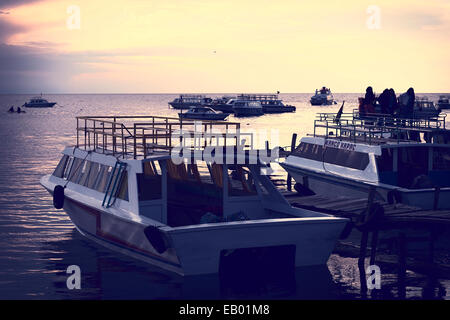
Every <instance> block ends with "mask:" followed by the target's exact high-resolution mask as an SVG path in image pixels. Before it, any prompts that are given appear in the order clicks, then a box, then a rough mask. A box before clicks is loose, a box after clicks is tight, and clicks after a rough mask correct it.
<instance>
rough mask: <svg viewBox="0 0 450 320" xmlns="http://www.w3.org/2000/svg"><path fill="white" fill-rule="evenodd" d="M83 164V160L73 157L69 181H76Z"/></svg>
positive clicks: (78, 178)
mask: <svg viewBox="0 0 450 320" xmlns="http://www.w3.org/2000/svg"><path fill="white" fill-rule="evenodd" d="M83 166H84V160H83V159H80V158H75V159H74V161H73V164H72V170H70V175H69V181H71V182H73V183H78V181H79V180H80V177H81V173H82V168H83Z"/></svg>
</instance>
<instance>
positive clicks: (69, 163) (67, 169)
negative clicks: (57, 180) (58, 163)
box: [63, 157, 73, 180]
mask: <svg viewBox="0 0 450 320" xmlns="http://www.w3.org/2000/svg"><path fill="white" fill-rule="evenodd" d="M72 165H73V157H69V160H67V164H66V167H65V168H64V175H63V177H64V179H66V180H68V179H69V175H70V171H71V170H72Z"/></svg>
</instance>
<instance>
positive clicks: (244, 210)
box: [40, 102, 348, 276]
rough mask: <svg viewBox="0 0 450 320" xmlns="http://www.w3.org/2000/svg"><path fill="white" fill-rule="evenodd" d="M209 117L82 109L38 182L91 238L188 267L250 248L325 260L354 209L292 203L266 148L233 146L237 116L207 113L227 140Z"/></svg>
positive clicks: (177, 268) (277, 261)
mask: <svg viewBox="0 0 450 320" xmlns="http://www.w3.org/2000/svg"><path fill="white" fill-rule="evenodd" d="M252 103H253V102H252ZM132 118H133V119H135V120H136V122H134V121H132V120H130V119H132ZM202 127H203V126H198V124H197V122H194V121H191V122H189V121H180V120H179V119H177V118H164V117H147V116H141V117H139V116H128V117H126V116H124V117H120V116H117V117H78V118H77V126H76V128H77V141H76V145H75V146H68V147H66V148H65V149H64V150H63V152H62V157H61V159H60V161H59V164H58V165H57V166H56V169H55V170H54V172H53V173H51V174H47V175H45V176H43V177H42V178H41V180H40V183H41V185H42V186H44V188H45V189H46V190H47V191H48V192H49V193H50V194H52V196H53V204H54V206H55V208H57V209H64V210H65V211H66V212H67V214H68V215H69V217H70V219H71V220H72V222H73V224H74V225H75V227H76V228H77V230H78V231H79V232H80V233H81V234H83V235H84V236H85V237H87V238H88V239H91V240H92V241H95V242H97V243H99V244H101V245H103V246H105V247H106V248H109V249H112V250H116V251H118V252H120V253H123V254H126V255H129V256H131V257H134V258H137V259H141V260H143V261H145V262H148V263H150V264H152V265H155V266H157V267H160V268H163V269H165V270H168V271H171V272H175V273H178V274H180V275H186V276H188V275H198V274H211V273H218V272H219V270H223V268H226V266H227V265H229V261H230V259H237V260H238V261H239V257H243V256H245V259H246V261H254V262H255V265H256V262H257V263H258V264H260V263H264V262H265V261H271V263H272V264H274V265H277V266H278V265H284V264H286V265H289V266H292V267H301V266H315V265H324V264H326V262H327V260H328V257H329V256H330V254H331V251H332V250H333V248H334V246H335V243H336V241H337V239H338V238H339V236H340V234H341V233H342V231H343V229H344V227H345V226H346V224H347V223H348V219H345V218H339V217H333V216H330V215H328V214H324V213H319V212H316V211H311V210H306V209H302V208H296V207H293V206H291V205H290V204H289V202H288V201H287V200H286V198H285V197H284V196H283V194H282V193H281V192H280V191H279V190H278V189H277V188H276V187H275V185H274V184H273V183H272V181H271V180H270V178H269V177H268V176H267V175H265V174H263V173H262V172H263V170H262V169H267V168H268V167H267V165H268V164H267V160H264V161H262V159H263V158H261V155H260V154H259V152H260V151H258V150H254V149H253V148H252V146H246V148H247V149H245V150H244V152H237V153H233V152H234V150H236V147H237V145H235V146H234V148H233V147H232V148H225V144H226V146H227V147H228V146H230V144H229V143H230V142H231V141H235V142H236V141H242V140H241V138H242V137H243V133H241V132H240V130H239V128H240V126H239V123H230V122H216V123H208V128H211V130H212V131H213V132H224V129H226V134H224V135H223V136H222V137H218V138H217V140H218V141H222V143H223V144H221V145H219V144H218V143H216V141H212V142H211V145H207V144H206V142H207V141H209V140H211V137H210V136H209V135H208V134H207V133H205V132H201V131H197V130H199V128H202ZM112 130H114V131H115V132H116V134H115V136H114V139H111V138H110V132H111V131H112ZM178 130H181V131H183V132H185V133H192V134H194V137H197V135H200V137H203V138H204V139H205V145H204V144H203V143H201V144H200V145H197V149H195V152H194V149H193V148H195V141H194V140H195V139H181V138H180V136H178V135H177V134H176V131H178ZM230 135H231V136H232V137H231V138H230ZM215 136H216V137H217V134H215ZM224 137H225V138H230V139H228V143H226V142H224V139H223V138H224ZM181 141H182V143H183V144H182V145H177V144H176V143H178V142H181ZM251 141H253V140H251ZM199 146H204V149H199ZM207 147H209V148H210V149H211V147H212V149H213V150H207ZM184 148H186V149H184ZM218 148H222V149H220V150H222V151H224V152H223V153H222V152H219V149H218ZM180 149H182V150H190V151H191V153H189V152H182V153H180ZM253 151H254V152H253ZM228 152H232V153H228ZM264 152H266V150H264ZM213 154H214V156H215V157H216V156H217V157H218V158H214V159H216V160H217V159H218V160H219V161H215V160H211V158H210V157H211V156H212V155H213ZM250 154H253V155H256V158H255V159H256V161H254V160H251V158H250ZM222 156H223V157H222ZM224 160H225V161H224ZM274 257H276V258H274ZM84 258H86V257H84ZM80 259H83V257H80ZM238 265H239V264H238ZM241 267H245V265H241V266H240V267H239V268H241Z"/></svg>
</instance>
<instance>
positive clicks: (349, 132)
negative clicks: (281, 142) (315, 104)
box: [281, 113, 450, 209]
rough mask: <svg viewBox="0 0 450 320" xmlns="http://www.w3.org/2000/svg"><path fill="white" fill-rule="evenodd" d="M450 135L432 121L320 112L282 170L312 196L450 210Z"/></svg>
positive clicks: (439, 121)
mask: <svg viewBox="0 0 450 320" xmlns="http://www.w3.org/2000/svg"><path fill="white" fill-rule="evenodd" d="M449 143H450V132H449V130H446V129H445V115H444V116H442V115H441V116H439V117H438V118H436V119H434V120H432V119H427V120H418V119H414V118H412V119H407V118H404V117H402V118H395V117H382V116H380V115H376V116H372V117H369V116H366V117H364V118H363V119H361V118H355V117H354V116H353V115H352V114H341V115H339V117H338V116H337V115H336V114H327V113H321V114H319V115H318V117H317V119H316V120H315V124H314V134H312V135H310V136H306V137H303V138H302V139H301V142H300V144H299V145H298V146H297V147H296V148H295V149H294V150H293V151H292V152H291V153H290V155H289V156H288V157H287V158H286V161H285V162H284V163H281V166H282V167H283V168H285V169H286V170H287V171H288V173H289V174H290V175H291V176H292V177H293V178H294V179H295V181H296V182H297V183H300V184H301V185H302V186H304V187H305V181H307V188H308V189H309V191H310V192H312V193H315V194H322V195H324V194H328V195H329V194H333V195H336V196H346V197H350V198H361V197H366V198H367V195H368V194H369V191H370V189H371V188H373V189H374V190H375V192H376V195H375V197H376V198H377V199H379V200H383V201H388V202H391V203H392V202H393V199H395V201H397V202H401V203H403V204H406V205H411V206H415V207H420V208H424V209H433V208H442V209H444V208H445V209H448V208H450V144H449Z"/></svg>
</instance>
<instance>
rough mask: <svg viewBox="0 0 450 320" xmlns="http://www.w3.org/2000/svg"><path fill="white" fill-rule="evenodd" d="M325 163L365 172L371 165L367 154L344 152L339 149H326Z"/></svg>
mask: <svg viewBox="0 0 450 320" xmlns="http://www.w3.org/2000/svg"><path fill="white" fill-rule="evenodd" d="M324 162H326V163H329V164H335V165H338V166H341V167H347V168H352V169H357V170H364V169H366V168H367V165H368V164H369V155H368V154H367V153H363V152H358V151H350V150H343V149H337V148H330V147H327V148H325V152H324Z"/></svg>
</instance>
